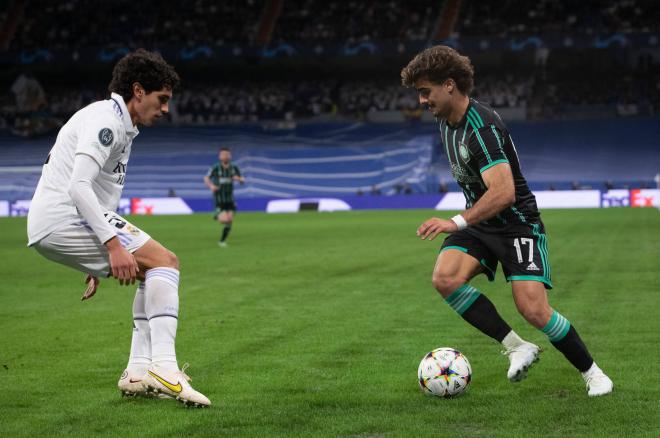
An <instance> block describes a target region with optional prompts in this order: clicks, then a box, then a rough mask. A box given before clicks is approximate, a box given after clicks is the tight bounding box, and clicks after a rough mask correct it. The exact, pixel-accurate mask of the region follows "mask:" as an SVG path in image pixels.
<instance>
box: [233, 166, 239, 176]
mask: <svg viewBox="0 0 660 438" xmlns="http://www.w3.org/2000/svg"><path fill="white" fill-rule="evenodd" d="M234 173H235V174H236V176H241V169H239V168H238V166H234Z"/></svg>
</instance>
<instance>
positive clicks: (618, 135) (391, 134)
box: [0, 119, 660, 200]
mask: <svg viewBox="0 0 660 438" xmlns="http://www.w3.org/2000/svg"><path fill="white" fill-rule="evenodd" d="M510 129H511V131H512V133H513V135H514V136H515V139H516V147H517V149H518V152H519V154H520V158H521V162H522V165H523V167H524V169H525V174H526V175H527V178H528V179H529V181H530V184H531V186H532V187H533V188H534V189H548V188H556V189H570V188H571V187H572V185H573V183H574V182H577V183H578V186H579V187H581V188H586V187H593V188H604V184H605V182H606V181H609V182H610V183H611V184H612V186H613V187H626V186H631V187H640V186H647V187H651V186H652V185H653V176H654V175H655V174H656V173H657V172H658V169H660V155H658V153H657V144H656V143H655V142H656V139H657V138H658V136H660V125H658V124H657V120H655V119H622V120H621V121H618V122H617V123H614V124H613V123H610V122H607V121H554V122H534V123H520V122H519V123H511V124H510ZM434 132H435V127H434V126H433V125H382V124H365V123H357V124H327V123H325V124H309V125H301V126H299V127H298V128H296V129H295V130H284V131H278V130H264V129H263V128H262V127H260V126H257V125H238V126H225V127H208V128H206V127H205V128H202V127H194V128H192V127H191V128H160V129H155V130H153V129H152V130H151V131H149V130H144V132H142V133H141V134H140V138H139V143H136V147H135V148H134V150H133V152H132V156H131V162H130V168H131V172H130V176H129V178H128V179H127V182H126V189H125V195H126V196H129V197H132V196H167V195H168V193H170V191H174V192H175V193H176V194H177V195H179V196H183V197H190V198H200V197H207V196H208V190H207V189H206V188H205V187H204V185H203V183H202V176H203V175H204V173H205V172H206V170H207V169H208V167H210V165H211V164H212V163H213V162H214V161H215V160H216V159H217V158H216V156H217V149H218V147H219V146H221V145H223V146H230V147H231V148H232V150H233V152H234V158H235V161H236V163H237V164H238V165H239V166H241V168H242V170H243V172H244V173H245V174H246V175H247V177H248V179H247V183H246V185H245V186H241V187H237V196H238V197H263V196H274V197H280V196H281V197H287V196H311V195H318V194H323V195H349V194H357V193H359V192H361V193H365V194H367V193H370V192H371V191H372V189H373V188H374V186H375V187H377V188H378V189H379V190H380V191H381V192H382V194H384V195H387V194H393V193H396V192H398V191H400V190H401V187H402V186H407V187H408V188H409V190H410V191H412V192H414V193H433V192H435V191H437V190H438V186H439V184H440V182H442V181H451V180H452V178H451V175H450V172H449V169H448V167H447V160H446V157H444V156H442V152H439V153H438V151H442V148H440V147H437V144H436V143H435V142H436V141H437V137H436V136H435V135H434ZM632 136H634V137H635V138H636V144H635V145H634V148H627V149H625V150H623V149H622V147H621V141H622V140H623V139H626V138H631V137H632ZM52 141H53V138H52V137H51V138H43V139H41V140H16V139H15V138H14V137H8V136H2V137H0V162H1V163H2V166H0V199H14V200H15V199H29V198H30V197H31V196H32V192H33V190H34V187H35V186H36V183H37V180H38V178H39V175H40V172H41V163H42V161H43V159H44V157H45V156H46V155H47V153H48V150H49V149H50V147H51V145H52ZM434 146H435V147H434ZM432 150H435V151H436V155H434V154H433V153H432ZM584 163H593V165H590V166H585V165H584ZM448 187H449V188H450V189H456V186H455V185H454V184H449V186H448Z"/></svg>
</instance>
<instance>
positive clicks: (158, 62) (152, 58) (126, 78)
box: [108, 49, 180, 103]
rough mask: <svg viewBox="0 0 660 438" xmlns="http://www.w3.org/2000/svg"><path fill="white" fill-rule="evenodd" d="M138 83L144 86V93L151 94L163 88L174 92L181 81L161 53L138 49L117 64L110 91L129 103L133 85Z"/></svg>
mask: <svg viewBox="0 0 660 438" xmlns="http://www.w3.org/2000/svg"><path fill="white" fill-rule="evenodd" d="M136 82H138V83H140V85H142V88H144V91H146V92H147V93H151V92H152V91H157V90H161V89H163V88H169V89H171V90H172V91H174V90H175V89H176V88H177V87H178V86H179V83H180V80H179V75H178V74H177V73H176V71H175V70H174V67H172V66H171V65H169V64H168V63H167V62H166V61H165V60H164V59H163V57H162V56H161V55H160V54H159V53H156V52H149V51H147V50H144V49H138V50H136V51H135V52H132V53H129V54H128V55H126V56H124V57H123V58H122V59H120V60H119V62H117V65H115V68H114V69H113V70H112V81H110V85H108V91H110V92H112V93H117V94H119V95H121V97H123V98H124V101H125V102H127V103H128V101H129V100H130V99H131V98H132V97H133V84H134V83H136Z"/></svg>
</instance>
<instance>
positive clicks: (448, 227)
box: [417, 217, 458, 240]
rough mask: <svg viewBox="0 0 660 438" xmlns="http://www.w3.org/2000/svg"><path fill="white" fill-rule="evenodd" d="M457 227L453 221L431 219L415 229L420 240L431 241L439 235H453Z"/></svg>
mask: <svg viewBox="0 0 660 438" xmlns="http://www.w3.org/2000/svg"><path fill="white" fill-rule="evenodd" d="M457 230H458V227H457V226H456V224H455V223H454V222H453V221H448V220H446V219H440V218H437V217H432V218H431V219H429V220H427V221H426V222H424V223H423V224H422V225H420V226H419V228H417V235H418V236H419V237H420V238H421V239H422V240H433V239H435V238H436V237H437V236H438V234H440V233H453V232H454V231H457Z"/></svg>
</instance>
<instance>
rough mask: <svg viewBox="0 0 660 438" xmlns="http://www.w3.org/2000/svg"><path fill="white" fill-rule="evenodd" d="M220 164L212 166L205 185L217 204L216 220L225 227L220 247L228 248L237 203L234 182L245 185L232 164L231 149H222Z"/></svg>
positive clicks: (243, 179)
mask: <svg viewBox="0 0 660 438" xmlns="http://www.w3.org/2000/svg"><path fill="white" fill-rule="evenodd" d="M218 159H219V160H220V161H219V162H218V163H216V164H214V165H213V166H211V168H210V169H209V171H208V172H207V173H206V175H205V176H204V184H206V187H208V188H209V189H211V191H212V192H213V202H214V203H215V214H214V216H213V218H214V219H217V220H218V222H220V223H221V224H222V225H223V228H222V236H220V240H219V241H218V245H220V246H227V242H226V241H227V237H228V236H229V232H230V231H231V225H232V223H233V221H234V214H235V213H236V202H235V201H234V181H238V182H240V183H241V184H244V183H245V178H244V177H243V176H242V175H241V171H240V169H239V168H238V166H236V165H235V164H233V163H232V162H231V151H230V150H229V148H226V147H223V148H220V152H219V153H218Z"/></svg>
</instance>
